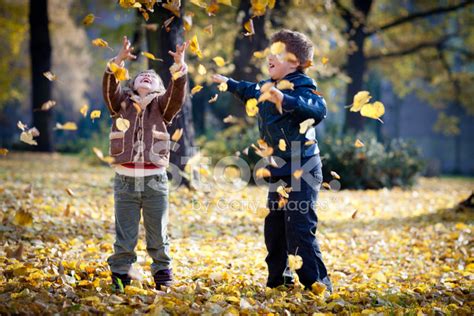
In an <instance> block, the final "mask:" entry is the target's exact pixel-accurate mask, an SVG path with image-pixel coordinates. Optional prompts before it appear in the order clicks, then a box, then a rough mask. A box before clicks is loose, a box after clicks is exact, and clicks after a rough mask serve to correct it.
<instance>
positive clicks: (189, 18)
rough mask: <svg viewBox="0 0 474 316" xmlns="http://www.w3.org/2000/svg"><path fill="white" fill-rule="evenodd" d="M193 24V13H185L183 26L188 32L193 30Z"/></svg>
mask: <svg viewBox="0 0 474 316" xmlns="http://www.w3.org/2000/svg"><path fill="white" fill-rule="evenodd" d="M192 26H193V14H189V13H187V14H185V15H184V16H183V27H184V29H185V30H186V32H189V31H191V27H192Z"/></svg>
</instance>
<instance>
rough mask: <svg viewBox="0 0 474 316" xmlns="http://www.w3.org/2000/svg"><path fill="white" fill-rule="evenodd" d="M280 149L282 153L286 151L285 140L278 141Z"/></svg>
mask: <svg viewBox="0 0 474 316" xmlns="http://www.w3.org/2000/svg"><path fill="white" fill-rule="evenodd" d="M278 148H279V149H280V150H281V151H286V142H285V140H284V139H280V140H279V141H278Z"/></svg>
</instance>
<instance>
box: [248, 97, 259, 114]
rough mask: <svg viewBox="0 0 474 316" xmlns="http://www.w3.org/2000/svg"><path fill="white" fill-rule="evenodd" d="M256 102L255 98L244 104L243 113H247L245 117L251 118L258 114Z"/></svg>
mask: <svg viewBox="0 0 474 316" xmlns="http://www.w3.org/2000/svg"><path fill="white" fill-rule="evenodd" d="M257 104H258V101H257V99H255V98H252V99H248V100H247V102H246V103H245V111H246V112H247V115H248V116H250V117H252V116H255V115H257V113H258V106H257Z"/></svg>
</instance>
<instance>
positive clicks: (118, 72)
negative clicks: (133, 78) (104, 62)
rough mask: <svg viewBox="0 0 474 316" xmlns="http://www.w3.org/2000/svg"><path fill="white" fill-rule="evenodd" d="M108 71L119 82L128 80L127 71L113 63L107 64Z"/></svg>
mask: <svg viewBox="0 0 474 316" xmlns="http://www.w3.org/2000/svg"><path fill="white" fill-rule="evenodd" d="M108 67H109V69H110V70H111V71H112V72H113V74H114V76H115V78H116V79H117V80H119V81H123V80H128V79H130V76H129V74H128V70H127V69H126V68H124V67H120V66H119V65H117V64H116V63H114V62H110V63H108Z"/></svg>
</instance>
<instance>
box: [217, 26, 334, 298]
mask: <svg viewBox="0 0 474 316" xmlns="http://www.w3.org/2000/svg"><path fill="white" fill-rule="evenodd" d="M271 43H272V48H273V47H276V48H277V49H272V50H273V53H274V54H272V53H270V55H269V56H268V71H269V73H270V77H271V78H270V79H267V80H263V81H261V82H259V83H252V82H247V81H237V80H234V79H231V78H227V77H225V76H222V75H219V74H216V75H213V77H212V79H213V81H214V82H216V83H222V82H226V83H227V85H228V90H229V91H230V92H232V93H233V94H234V95H235V96H236V97H238V98H239V99H241V100H242V101H244V102H246V101H247V100H249V99H252V98H256V99H259V98H261V97H262V94H263V93H265V96H264V97H263V98H261V100H262V99H264V100H265V101H264V102H261V103H260V102H259V104H258V127H259V130H260V137H261V138H262V140H263V141H264V142H265V143H266V144H268V146H270V147H272V148H273V154H272V155H273V157H274V158H276V162H277V164H276V165H273V166H269V167H268V169H269V170H270V173H271V176H270V180H269V182H270V190H269V193H268V202H267V203H268V204H267V205H268V208H269V210H270V213H269V214H268V215H267V217H266V218H265V228H264V235H265V244H266V247H267V250H268V255H267V257H266V259H265V261H266V262H267V265H268V273H269V275H268V280H267V286H269V287H272V288H273V287H278V286H280V285H292V284H293V278H292V274H291V272H290V269H289V260H288V258H289V255H298V256H300V257H301V258H302V259H303V265H302V266H301V268H300V269H298V270H296V273H297V274H298V277H299V280H300V282H301V283H302V284H303V285H304V286H305V287H306V288H308V289H311V286H312V284H314V283H315V282H320V283H323V284H325V285H326V287H327V289H328V290H329V291H330V292H332V284H331V281H330V280H329V277H328V273H327V270H326V266H325V265H324V262H323V259H322V255H321V251H320V249H319V245H318V241H317V239H316V228H317V223H318V217H317V215H316V201H317V196H318V192H319V188H320V185H321V183H322V178H323V177H322V170H321V166H322V164H321V159H320V156H319V148H318V145H317V141H316V132H315V128H314V126H315V125H317V124H318V123H319V122H321V121H322V120H323V119H324V118H325V117H326V102H325V101H324V98H323V97H322V96H321V95H320V94H319V93H318V92H317V86H316V83H315V82H314V80H313V79H311V78H310V77H308V76H307V75H305V73H304V71H305V68H307V67H308V66H310V65H311V61H312V59H313V51H314V48H313V44H312V43H311V41H310V40H309V39H308V38H307V37H306V36H305V35H304V34H302V33H299V32H294V31H290V30H285V29H284V30H281V31H279V32H277V33H275V34H273V35H272V37H271ZM278 47H280V48H281V47H282V48H283V49H278ZM268 83H270V84H268ZM280 83H281V84H280ZM272 84H273V85H272ZM269 86H270V87H271V88H269ZM277 86H278V87H280V89H281V90H280V89H278V88H277ZM262 87H264V89H262ZM262 90H263V91H262ZM303 122H304V123H303ZM301 123H303V125H309V128H308V129H307V130H305V129H306V128H303V130H302V129H301V126H300V124H301ZM282 143H284V144H282ZM295 171H297V172H295ZM301 171H302V173H301ZM282 184H283V186H287V187H289V186H291V187H292V190H291V191H290V190H288V191H290V192H289V193H288V192H286V191H285V192H286V193H285V192H282V191H281V190H275V188H277V187H280V186H281V185H282ZM276 191H278V192H276ZM282 195H283V196H284V197H285V198H286V199H285V200H286V203H281V201H282Z"/></svg>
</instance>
